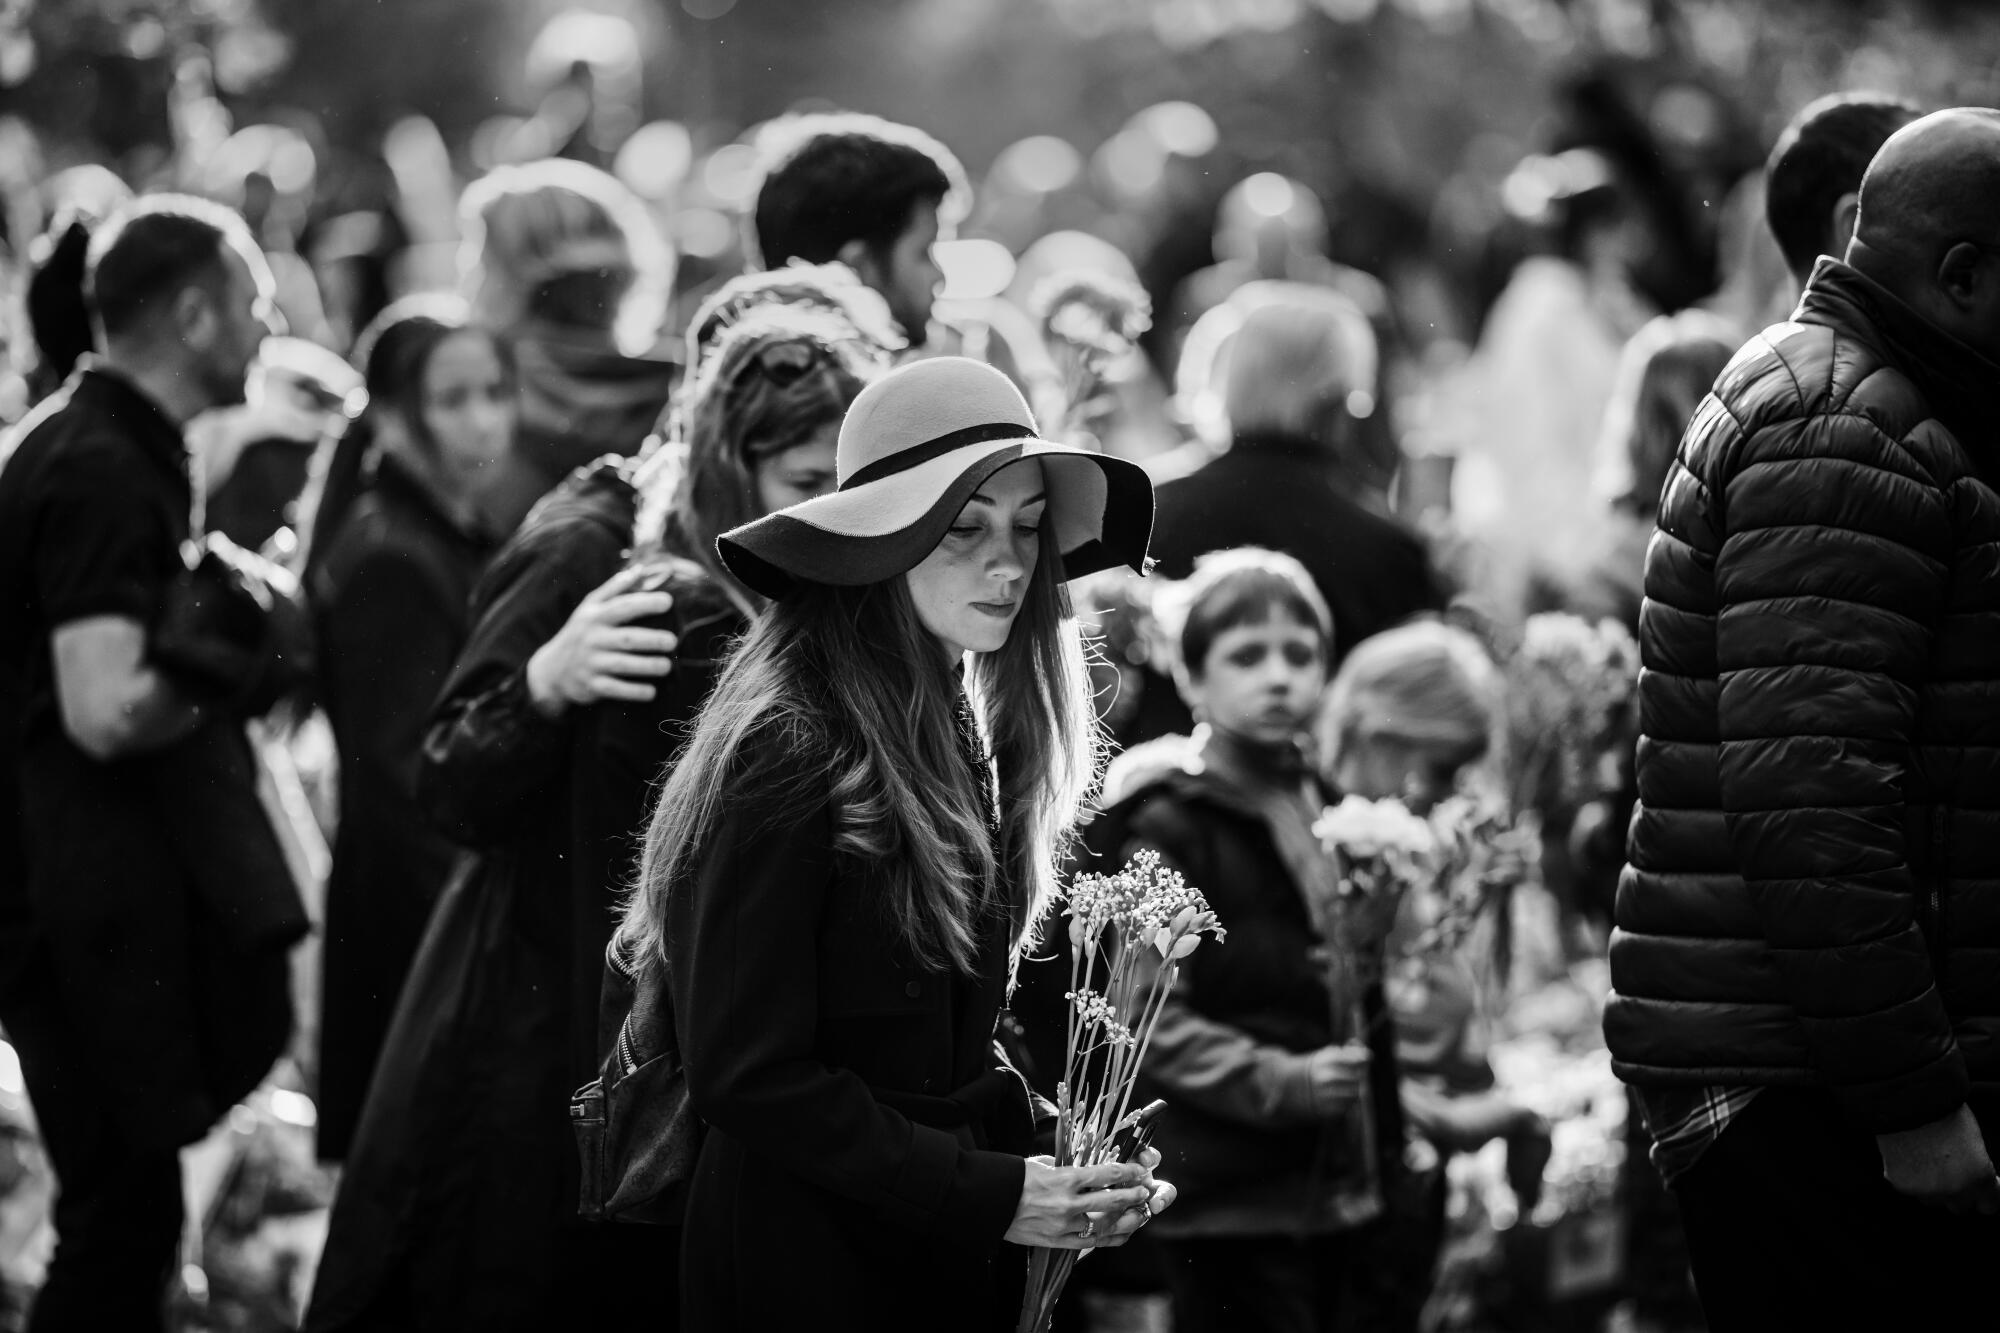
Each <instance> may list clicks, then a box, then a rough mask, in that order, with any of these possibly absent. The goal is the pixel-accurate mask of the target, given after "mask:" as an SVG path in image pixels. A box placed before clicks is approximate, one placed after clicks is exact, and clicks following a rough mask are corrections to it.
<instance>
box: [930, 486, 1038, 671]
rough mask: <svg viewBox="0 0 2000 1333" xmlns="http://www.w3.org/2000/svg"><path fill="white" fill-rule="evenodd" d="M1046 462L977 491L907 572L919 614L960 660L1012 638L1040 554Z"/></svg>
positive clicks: (933, 632)
mask: <svg viewBox="0 0 2000 1333" xmlns="http://www.w3.org/2000/svg"><path fill="white" fill-rule="evenodd" d="M1046 508H1047V496H1046V495H1045V494H1044V491H1043V487H1042V465H1041V464H1040V463H1038V462H1035V461H1034V460H1033V459H1027V460H1024V461H1022V462H1019V463H1015V464H1012V465H1010V466H1008V467H1003V468H1001V469H1000V470H999V471H998V472H996V473H994V474H993V475H992V476H991V477H988V478H987V479H986V484H985V485H984V486H981V487H980V488H979V489H978V490H977V491H974V492H973V494H972V498H971V499H970V500H967V501H966V502H965V508H963V509H961V510H959V511H958V517H957V518H956V519H954V520H952V525H951V529H950V531H948V532H946V533H945V535H944V540H943V541H941V542H939V543H938V544H937V549H935V550H933V551H932V552H931V553H930V555H928V556H926V557H925V559H924V562H923V563H922V564H920V565H918V566H917V567H916V568H915V569H913V570H911V571H910V572H909V573H908V574H907V575H906V576H905V577H906V578H908V579H909V583H910V599H911V600H912V601H914V602H915V603H916V606H917V618H918V619H919V620H921V621H922V622H923V625H924V628H925V629H927V630H929V631H930V632H931V633H932V634H934V635H936V636H937V639H938V642H939V643H941V644H943V645H944V649H945V652H946V653H947V654H948V655H950V656H951V657H952V658H953V659H954V660H956V659H957V658H959V657H962V656H964V655H965V654H966V653H969V652H970V653H990V652H995V651H997V650H998V649H999V648H1000V647H1001V646H1002V645H1003V644H1005V643H1006V642H1007V634H1008V632H1009V631H1010V630H1012V629H1013V628H1014V618H1015V617H1016V616H1018V615H1020V613H1021V601H1022V599H1023V598H1024V597H1025V596H1026V595H1027V591H1028V580H1029V579H1031V578H1033V577H1034V574H1035V561H1036V558H1037V557H1038V556H1039V555H1040V554H1041V529H1042V517H1043V511H1044V510H1045V509H1046Z"/></svg>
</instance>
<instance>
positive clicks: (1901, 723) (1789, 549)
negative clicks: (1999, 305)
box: [1662, 385, 1967, 1133]
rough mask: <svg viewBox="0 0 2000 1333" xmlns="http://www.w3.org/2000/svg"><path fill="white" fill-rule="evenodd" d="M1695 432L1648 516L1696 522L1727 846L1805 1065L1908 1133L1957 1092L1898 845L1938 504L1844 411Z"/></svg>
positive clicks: (1913, 891)
mask: <svg viewBox="0 0 2000 1333" xmlns="http://www.w3.org/2000/svg"><path fill="white" fill-rule="evenodd" d="M1863 387H1864V389H1865V387H1866V386H1865V385H1864V386H1863ZM1857 396H1858V395H1857ZM1703 410H1704V411H1705V412H1711V413H1717V414H1719V413H1720V412H1721V409H1720V408H1719V407H1718V406H1717V405H1716V403H1715V400H1713V399H1711V400H1710V402H1709V403H1708V404H1706V405H1705V406H1704V409H1703ZM1703 427H1704V423H1703V422H1702V421H1701V420H1700V419H1699V418H1697V421H1696V422H1695V424H1694V426H1693V427H1691V429H1690V432H1689V439H1690V440H1700V441H1702V444H1701V445H1700V446H1698V447H1696V448H1694V449H1692V450H1690V452H1689V454H1688V457H1687V460H1686V462H1687V467H1686V469H1677V470H1676V472H1675V474H1674V476H1673V477H1672V478H1671V480H1670V482H1669V490H1668V494H1667V495H1666V496H1665V497H1663V500H1664V503H1663V509H1662V521H1663V525H1682V526H1684V527H1685V526H1689V525H1695V526H1698V525H1700V524H1702V523H1708V524H1712V525H1713V529H1712V531H1711V532H1710V533H1708V534H1706V535H1707V537H1708V538H1709V540H1710V542H1713V543H1715V544H1714V545H1713V549H1714V550H1715V575H1714V576H1715V590H1716V599H1717V606H1716V617H1717V619H1716V639H1715V643H1716V666H1717V670H1718V674H1719V684H1720V688H1719V695H1718V709H1717V725H1718V730H1719V736H1718V739H1719V741H1720V770H1719V778H1720V785H1721V798H1722V809H1723V812H1724V819H1725V823H1726V825H1727V828H1728V831H1729V839H1730V844H1731V846H1732V848H1733V850H1734V853H1735V858H1736V861H1737V864H1738V866H1739V867H1740V869H1741V871H1742V874H1743V877H1744V880H1745V883H1746V885H1747V888H1748V892H1749V895H1750V897H1751V899H1752V902H1753V904H1754V906H1755V909H1756V912H1757V915H1758V917H1759V918H1760V920H1761V922H1762V925H1763V930H1764V936H1765V940H1766V942H1767V944H1768V946H1769V948H1770V951H1771V956H1772V958H1773V959H1774V961H1775V963H1776V966H1777V969H1778V972H1779V974H1780V975H1779V982H1780V986H1781V988H1782V990H1783V992H1784V993H1785V994H1786V995H1787V996H1788V998H1789V999H1790V1001H1791V1004H1792V1006H1793V1008H1794V1010H1795V1012H1796V1013H1797V1015H1798V1018H1799V1021H1800V1023H1801V1025H1802V1027H1803V1030H1804V1037H1805V1042H1806V1047H1807V1051H1808V1054H1809V1058H1810V1059H1811V1061H1812V1063H1813V1065H1814V1066H1815V1067H1816V1068H1817V1070H1818V1071H1819V1072H1820V1074H1821V1075H1822V1076H1823V1077H1824V1079H1825V1080H1826V1082H1827V1084H1828V1085H1829V1086H1830V1087H1831V1088H1832V1090H1833V1091H1834V1093H1835V1095H1836V1096H1837V1098H1838V1099H1839V1100H1840V1102H1841V1103H1842V1105H1843V1108H1844V1109H1845V1110H1846V1112H1847V1113H1848V1115H1849V1116H1850V1117H1851V1118H1852V1119H1853V1120H1854V1121H1855V1122H1856V1123H1857V1124H1860V1125H1863V1126H1865V1127H1867V1128H1868V1129H1870V1130H1872V1131H1873V1132H1876V1133H1884V1132H1888V1131H1892V1130H1899V1129H1908V1128H1913V1127H1915V1126H1917V1125H1921V1124H1924V1123H1927V1122H1929V1121H1932V1120H1935V1119H1937V1118H1939V1117H1941V1116H1943V1115H1945V1114H1947V1113H1949V1112H1950V1111H1952V1110H1953V1109H1955V1108H1956V1107H1957V1106H1958V1105H1959V1104H1960V1103H1961V1102H1962V1101H1963V1100H1964V1098H1965V1094H1966V1091H1967V1079H1966V1072H1965V1066H1964V1060H1963V1058H1962V1057H1961V1055H1960V1053H1959V1050H1958V1047H1957V1045H1956V1043H1955V1042H1954V1040H1953V1037H1952V1029H1951V1024H1950V1021H1949V1019H1948V1018H1947V1016H1946V1014H1945V1010H1944V1005H1943V1002H1942V1000H1941V999H1940V997H1939V994H1938V990H1937V987H1936V984H1935V979H1934V977H1933V975H1932V967H1931V959H1930V955H1929V952H1928V950H1927V948H1926V943H1925V937H1924V934H1923V931H1922V929H1921V928H1920V924H1919V919H1920V918H1919V913H1920V912H1922V911H1923V910H1925V909H1924V905H1923V904H1924V902H1925V894H1926V892H1927V886H1924V885H1921V884H1920V883H1919V882H1918V880H1917V877H1916V876H1915V875H1914V874H1913V869H1912V864H1911V862H1912V857H1911V849H1910V848H1909V847H1907V846H1906V845H1905V844H1906V836H1907V835H1906V832H1905V829H1906V811H1905V803H1906V800H1908V799H1909V797H1910V783H1911V781H1912V775H1911V774H1910V773H1909V772H1908V767H1909V760H1910V756H1911V755H1912V753H1913V750H1914V744H1915V739H1916V727H1917V699H1918V691H1919V687H1920V685H1921V683H1922V681H1923V680H1924V678H1925V676H1926V674H1927V673H1928V670H1929V663H1930V656H1931V640H1932V633H1933V629H1934V626H1935V625H1936V623H1937V621H1938V618H1939V617H1940V616H1941V615H1942V613H1943V607H1944V605H1945V600H1946V594H1947V590H1948V589H1947V584H1948V579H1949V571H1948V567H1947V562H1948V560H1949V547H1948V542H1949V531H1950V524H1949V517H1948V511H1947V497H1946V494H1945V491H1944V489H1943V487H1942V486H1941V485H1940V484H1939V481H1938V479H1937V478H1935V477H1934V476H1932V475H1931V474H1930V472H1929V471H1928V470H1927V469H1926V467H1925V465H1924V463H1923V461H1922V459H1923V457H1924V456H1925V451H1924V450H1922V449H1921V448H1920V447H1913V444H1914V445H1921V441H1920V440H1917V441H1913V440H1912V439H1898V438H1895V437H1893V436H1892V435H1891V434H1889V433H1887V432H1885V430H1884V428H1883V425H1882V423H1881V422H1880V421H1879V420H1877V419H1874V418H1871V417H1870V416H1868V415H1865V414H1864V413H1863V412H1862V411H1861V410H1859V409H1858V408H1855V407H1847V408H1846V409H1845V410H1843V406H1841V405H1836V406H1834V407H1831V408H1829V409H1827V410H1825V411H1824V412H1822V413H1820V414H1816V415H1809V416H1805V417H1804V418H1803V419H1800V418H1796V417H1794V418H1791V419H1786V420H1782V421H1778V422H1775V423H1771V424H1764V425H1761V426H1760V425H1759V424H1757V423H1756V422H1755V421H1754V420H1752V421H1750V422H1749V423H1747V424H1746V423H1739V422H1733V421H1728V420H1717V421H1711V422H1709V423H1707V429H1704V428H1703ZM1915 429H1916V430H1917V431H1919V432H1921V431H1923V430H1926V429H1933V430H1934V429H1936V427H1935V426H1934V425H1926V426H1919V427H1916V428H1915ZM1930 456H1935V455H1934V454H1932V455H1930ZM1676 490H1679V491H1680V492H1681V493H1680V494H1678V495H1676V494H1675V491H1676ZM1676 535H1683V534H1680V533H1677V534H1676ZM1686 535H1696V534H1691V533H1690V534H1686ZM1694 544H1695V545H1697V546H1700V545H1703V544H1704V543H1703V542H1702V541H1700V540H1699V539H1697V540H1696V541H1695V543H1694Z"/></svg>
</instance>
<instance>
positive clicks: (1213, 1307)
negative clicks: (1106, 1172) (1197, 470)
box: [1089, 549, 1403, 1333]
mask: <svg viewBox="0 0 2000 1333" xmlns="http://www.w3.org/2000/svg"><path fill="white" fill-rule="evenodd" d="M1167 600H1168V603H1169V606H1171V605H1172V603H1173V602H1175V601H1178V602H1180V603H1181V604H1182V605H1183V606H1184V608H1185V618H1184V620H1183V623H1182V624H1181V626H1180V628H1179V630H1178V635H1177V637H1178V641H1179V646H1180V657H1181V661H1180V663H1179V667H1178V671H1177V679H1178V683H1179V685H1180V688H1181V692H1182V694H1183V696H1184V697H1185V698H1186V699H1187V701H1188V704H1189V706H1190V707H1191V708H1192V710H1193V712H1194V715H1195V717H1196V718H1197V720H1198V721H1199V723H1200V725H1198V726H1197V727H1196V728H1195V731H1194V734H1193V735H1192V736H1175V737H1167V738H1164V739H1162V740H1159V741H1154V742H1150V743H1148V744H1146V745H1143V746H1139V747H1137V748H1135V749H1134V750H1132V751H1129V752H1128V753H1127V754H1126V755H1124V756H1123V757H1121V759H1120V760H1119V761H1118V762H1117V763H1116V764H1114V765H1113V767H1112V770H1111V774H1110V775H1109V777H1108V778H1107V783H1106V793H1105V800H1106V809H1105V811H1104V813H1103V815H1102V816H1101V817H1100V818H1099V820H1098V821H1097V823H1096V824H1094V825H1093V826H1092V828H1091V830H1090V836H1089V844H1090V847H1091V850H1092V851H1093V852H1095V853H1096V855H1097V856H1098V857H1099V858H1100V864H1102V865H1104V866H1106V867H1107V868H1115V867H1116V866H1117V865H1119V864H1122V863H1123V862H1124V860H1126V859H1127V858H1129V857H1130V856H1131V855H1132V854H1133V853H1135V852H1137V851H1139V850H1141V849H1151V850H1154V851H1157V852H1158V853H1159V854H1160V856H1161V858H1162V859H1163V860H1164V861H1165V862H1166V863H1168V864H1169V865H1171V866H1172V867H1173V868H1175V869H1177V870H1179V871H1180V872H1181V873H1182V874H1184V875H1185V876H1186V877H1187V879H1188V881H1189V883H1191V884H1193V885H1195V886H1197V887H1198V888H1200V889H1201V890H1202V891H1203V892H1204V893H1205V894H1207V896H1208V899H1209V901H1210V902H1211V903H1212V904H1213V905H1214V907H1215V910H1216V912H1217V913H1218V915H1219V916H1220V917H1221V918H1222V919H1223V920H1224V921H1225V922H1226V923H1227V925H1228V930H1229V939H1228V943H1227V944H1226V945H1225V946H1224V947H1222V948H1217V949H1213V950H1205V951H1203V952H1202V953H1200V954H1198V955H1197V956H1195V957H1194V958H1192V959H1190V960H1189V961H1188V962H1187V963H1185V964H1183V966H1182V970H1181V973H1180V981H1179V983H1178V985H1177V988H1176V992H1175V994H1174V995H1173V997H1172V998H1171V999H1170V1000H1169V1001H1168V1004H1167V1008H1166V1009H1165V1010H1164V1012H1163V1014H1162V1017H1161V1019H1160V1022H1159V1026H1158V1028H1157V1029H1156V1031H1155V1035H1154V1038H1153V1043H1152V1047H1151V1050H1150V1051H1149V1053H1148V1055H1147V1058H1146V1063H1145V1067H1144V1080H1145V1082H1146V1083H1147V1084H1148V1085H1150V1086H1149V1087H1148V1088H1147V1089H1146V1091H1145V1095H1146V1096H1149V1097H1151V1096H1161V1097H1165V1098H1166V1099H1167V1100H1168V1103H1169V1107H1170V1110H1169V1112H1168V1115H1167V1116H1166V1117H1165V1119H1164V1120H1163V1121H1162V1122H1161V1130H1160V1133H1159V1147H1160V1149H1161V1151H1162V1153H1163V1155H1164V1158H1165V1161H1166V1162H1167V1163H1169V1164H1171V1166H1172V1169H1173V1171H1174V1173H1175V1174H1174V1178H1175V1180H1176V1182H1177V1183H1181V1184H1182V1191H1183V1192H1182V1194H1181V1203H1180V1205H1179V1206H1178V1207H1177V1208H1176V1209H1175V1211H1174V1213H1173V1214H1172V1215H1171V1216H1170V1217H1162V1218H1161V1219H1160V1222H1159V1224H1158V1225H1157V1226H1156V1227H1155V1229H1154V1234H1155V1235H1156V1236H1157V1237H1158V1238H1159V1241H1160V1243H1161V1246H1162V1249H1163V1251H1164V1252H1165V1256H1166V1266H1167V1271H1168V1282H1169V1287H1170V1289H1171V1291H1172V1294H1173V1303H1174V1327H1175V1329H1176V1330H1177V1333H1206V1331H1207V1330H1211V1329H1218V1330H1219V1329H1227V1330H1232V1333H1256V1331H1257V1330H1263V1329H1285V1330H1292V1329H1301V1330H1331V1329H1334V1328H1346V1327H1370V1326H1375V1323H1374V1322H1373V1321H1371V1319H1370V1317H1369V1315H1368V1313H1367V1312H1368V1310H1369V1309H1370V1308H1371V1307H1372V1306H1373V1304H1374V1303H1375V1301H1376V1300H1377V1299H1378V1297H1379V1293H1376V1292H1373V1291H1371V1290H1370V1282H1369V1279H1368V1275H1367V1274H1366V1272H1364V1271H1363V1270H1362V1268H1361V1266H1359V1265H1357V1264H1355V1263H1354V1262H1353V1261H1352V1256H1353V1255H1354V1254H1355V1253H1356V1246H1357V1243H1358V1239H1359V1238H1360V1237H1361V1236H1363V1235H1365V1233H1366V1232H1367V1231H1368V1229H1369V1228H1370V1227H1371V1226H1372V1225H1375V1220H1376V1219H1377V1218H1379V1217H1380V1216H1381V1214H1382V1213H1383V1211H1384V1198H1385V1193H1386V1192H1387V1191H1389V1190H1392V1189H1393V1188H1395V1184H1396V1178H1397V1176H1398V1174H1399V1173H1400V1171H1401V1152H1402V1140H1403V1134H1402V1125H1401V1115H1400V1110H1399V1108H1398V1106H1397V1102H1396V1086H1397V1075H1396V1057H1395V1051H1394V1041H1393V1033H1392V1029H1391V1027H1390V1025H1389V1024H1388V1023H1387V1022H1385V1021H1381V1008H1382V1006H1381V997H1380V993H1379V988H1374V987H1371V988H1370V989H1369V991H1368V993H1367V1000H1366V1002H1365V1006H1364V1007H1365V1009H1366V1010H1367V1011H1368V1012H1369V1013H1370V1014H1372V1015H1373V1016H1374V1019H1375V1021H1370V1022H1366V1023H1365V1030H1366V1031H1368V1032H1369V1033H1370V1034H1371V1035H1370V1039H1369V1040H1368V1041H1367V1043H1366V1044H1363V1043H1360V1042H1347V1041H1343V1039H1342V1038H1343V1036H1344V1035H1345V1034H1346V1032H1348V1031H1351V1030H1352V1029H1351V1028H1350V1027H1349V1026H1348V1025H1346V1024H1344V1023H1337V1021H1336V1018H1337V1016H1336V1015H1335V1013H1334V1004H1333V1001H1332V998H1331V996H1330V994H1329V991H1328V986H1327V978H1326V968H1327V966H1328V965H1327V963H1326V961H1325V955H1324V952H1323V949H1322V941H1321V940H1320V938H1319V936H1318V935H1317V934H1316V933H1315V930H1314V927H1313V924H1312V923H1313V921H1314V920H1315V913H1314V912H1313V910H1312V909H1311V907H1310V902H1311V901H1313V900H1314V899H1315V898H1316V897H1317V896H1318V895H1324V894H1331V893H1333V892H1334V891H1335V888H1336V886H1337V876H1336V873H1335V869H1334V866H1333V864H1332V862H1331V861H1330V859H1329V858H1328V857H1327V856H1326V855H1325V853H1324V852H1323V851H1322V850H1321V848H1320V845H1319V842H1318V839H1317V838H1316V837H1315V836H1314V834H1313V831H1312V829H1313V824H1314V822H1315V820H1316V819H1317V818H1318V817H1319V815H1320V813H1321V811H1322V810H1323V809H1324V808H1325V806H1326V805H1327V804H1328V803H1329V798H1330V795H1331V793H1330V791H1329V790H1328V789H1327V787H1326V786H1325V785H1324V784H1323V783H1322V782H1321V781H1320V779H1319V778H1318V777H1317V776H1316V775H1315V774H1314V773H1313V771H1312V768H1311V766H1310V765H1309V764H1308V763H1307V761H1306V754H1305V746H1304V742H1305V740H1306V737H1307V733H1308V729H1309V727H1310V724H1311V720H1312V717H1313V715H1314V711H1315V709H1316V707H1317V705H1318V703H1319V698H1320V694H1321V691H1322V689H1323V687H1324V685H1325V683H1326V671H1327V662H1328V659H1329V650H1330V647H1331V643H1330V640H1331V637H1332V635H1331V622H1330V617H1329V615H1328V613H1327V608H1326V604H1325V602H1324V601H1323V600H1322V599H1321V597H1320V596H1319V593H1318V591H1317V590H1316V588H1315V587H1314V585H1313V583H1312V580H1311V578H1310V576H1308V575H1307V574H1306V572H1305V570H1304V569H1303V568H1302V567H1300V566H1299V564H1298V562H1297V561H1295V560H1293V559H1292V558H1290V557H1289V556H1283V555H1278V554H1275V553H1273V552H1269V551H1261V550H1252V549H1245V550H1237V551H1229V552H1222V553H1219V554H1217V555H1214V556H1210V557H1206V558H1205V559H1204V560H1203V561H1202V562H1200V563H1199V564H1198V565H1197V567H1196V570H1195V573H1194V575H1193V576H1192V577H1191V578H1190V579H1189V580H1188V582H1187V584H1186V585H1184V587H1182V588H1181V589H1180V590H1179V596H1178V597H1177V598H1176V597H1169V598H1168V599H1167ZM1364 1127H1365V1129H1366V1130H1367V1131H1368V1132H1365V1133H1364V1132H1362V1131H1363V1130H1364Z"/></svg>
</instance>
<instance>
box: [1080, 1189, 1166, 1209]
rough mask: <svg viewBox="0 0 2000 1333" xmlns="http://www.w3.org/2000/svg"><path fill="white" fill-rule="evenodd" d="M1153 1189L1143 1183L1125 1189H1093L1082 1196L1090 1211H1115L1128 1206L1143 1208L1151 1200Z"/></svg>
mask: <svg viewBox="0 0 2000 1333" xmlns="http://www.w3.org/2000/svg"><path fill="white" fill-rule="evenodd" d="M1152 1198H1153V1191H1152V1190H1151V1189H1149V1188H1148V1187H1146V1186H1145V1185H1133V1186H1130V1187H1128V1188H1125V1189H1115V1190H1095V1191H1093V1192H1091V1193H1090V1194H1087V1195H1085V1196H1084V1199H1085V1201H1086V1203H1087V1204H1088V1209H1089V1211H1090V1212H1092V1213H1116V1212H1123V1211H1124V1210H1125V1209H1128V1208H1143V1207H1145V1206H1146V1205H1147V1204H1148V1203H1150V1202H1152Z"/></svg>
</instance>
